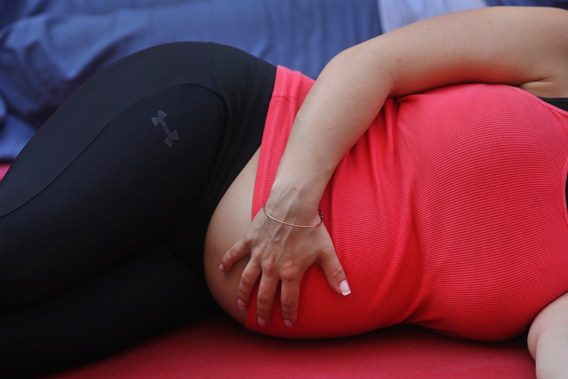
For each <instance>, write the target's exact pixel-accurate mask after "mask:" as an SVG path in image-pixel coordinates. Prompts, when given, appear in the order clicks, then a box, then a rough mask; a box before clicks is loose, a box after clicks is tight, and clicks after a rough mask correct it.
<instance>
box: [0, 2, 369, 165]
mask: <svg viewBox="0 0 568 379" xmlns="http://www.w3.org/2000/svg"><path fill="white" fill-rule="evenodd" d="M2 26H3V28H2V30H1V31H0V103H2V104H0V125H1V126H0V127H1V128H2V129H0V161H1V160H12V159H13V158H14V156H15V154H16V153H17V152H18V151H19V150H20V149H21V147H22V146H23V144H25V143H26V141H27V140H28V139H29V138H30V136H31V134H33V130H34V128H37V127H39V126H41V125H42V124H43V122H44V121H45V120H46V119H47V117H49V115H51V114H52V113H53V111H54V110H55V109H57V108H58V107H59V106H60V105H61V104H62V103H63V101H64V100H65V99H66V98H67V97H68V96H69V95H70V94H71V93H72V92H73V91H74V90H75V89H77V87H78V86H79V85H81V84H82V83H83V82H84V81H85V80H86V79H87V78H89V77H91V76H92V75H93V74H95V73H96V72H98V71H100V70H101V69H102V68H103V67H105V66H107V65H109V64H110V63H112V62H114V61H116V60H118V59H120V58H122V57H124V56H126V55H129V54H132V53H134V52H136V51H139V50H141V49H144V48H146V47H149V46H153V45H157V44H162V43H167V42H177V41H213V42H218V43H222V44H226V45H230V46H234V47H237V48H240V49H242V50H244V51H246V52H249V53H251V54H253V55H255V56H257V57H259V58H262V59H264V60H266V61H268V62H270V63H272V64H276V65H283V66H287V67H290V68H292V69H295V70H300V71H302V72H304V73H305V74H307V75H309V76H312V77H316V76H317V75H318V74H319V72H320V71H321V69H322V68H323V66H324V65H325V64H326V63H327V62H328V61H329V60H330V59H331V58H332V57H333V56H335V55H336V54H337V53H339V52H340V51H342V50H344V49H346V48H348V47H350V46H352V45H355V44H357V43H360V42H363V41H365V40H367V39H369V38H372V37H374V36H376V35H378V34H380V25H379V18H378V10H377V3H376V0H358V1H352V0H289V1H284V0H239V1H235V0H98V1H85V0H25V1H19V2H8V1H6V2H3V3H2V4H1V5H0V27H2ZM77 127H80V125H78V126H77Z"/></svg>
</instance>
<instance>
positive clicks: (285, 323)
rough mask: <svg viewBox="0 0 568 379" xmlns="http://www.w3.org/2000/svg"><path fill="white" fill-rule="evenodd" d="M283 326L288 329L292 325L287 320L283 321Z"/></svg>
mask: <svg viewBox="0 0 568 379" xmlns="http://www.w3.org/2000/svg"><path fill="white" fill-rule="evenodd" d="M284 325H286V327H288V328H291V327H292V323H291V322H290V321H288V320H284Z"/></svg>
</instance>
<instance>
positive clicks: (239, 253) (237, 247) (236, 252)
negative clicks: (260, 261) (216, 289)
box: [219, 239, 250, 272]
mask: <svg viewBox="0 0 568 379" xmlns="http://www.w3.org/2000/svg"><path fill="white" fill-rule="evenodd" d="M249 254H250V247H249V246H248V244H247V243H246V242H245V240H244V239H242V240H240V241H239V242H237V243H235V244H234V245H233V246H232V247H231V248H230V249H229V250H228V251H227V252H226V253H225V255H223V258H221V265H220V266H219V271H221V272H227V271H229V270H230V269H231V268H232V267H233V265H234V264H235V263H236V262H238V261H239V260H241V259H243V258H244V257H246V256H247V255H249Z"/></svg>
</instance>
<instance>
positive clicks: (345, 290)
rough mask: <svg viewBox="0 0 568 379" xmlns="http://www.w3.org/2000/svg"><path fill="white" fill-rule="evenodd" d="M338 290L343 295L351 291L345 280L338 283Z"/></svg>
mask: <svg viewBox="0 0 568 379" xmlns="http://www.w3.org/2000/svg"><path fill="white" fill-rule="evenodd" d="M339 290H340V291H341V293H342V294H343V296H347V295H349V294H350V293H351V289H350V288H349V284H347V280H344V281H342V282H341V283H339Z"/></svg>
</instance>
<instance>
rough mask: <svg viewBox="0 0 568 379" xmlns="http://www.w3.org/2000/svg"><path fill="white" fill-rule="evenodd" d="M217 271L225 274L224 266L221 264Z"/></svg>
mask: <svg viewBox="0 0 568 379" xmlns="http://www.w3.org/2000/svg"><path fill="white" fill-rule="evenodd" d="M219 271H221V272H225V266H223V263H221V266H219Z"/></svg>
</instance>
